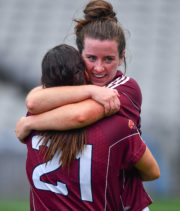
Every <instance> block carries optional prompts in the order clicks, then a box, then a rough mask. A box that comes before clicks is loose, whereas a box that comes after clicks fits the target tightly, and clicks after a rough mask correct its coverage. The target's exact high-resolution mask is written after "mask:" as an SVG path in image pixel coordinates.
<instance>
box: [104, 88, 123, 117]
mask: <svg viewBox="0 0 180 211" xmlns="http://www.w3.org/2000/svg"><path fill="white" fill-rule="evenodd" d="M104 108H105V115H106V116H111V115H113V114H115V113H116V112H118V111H119V109H120V100H119V93H118V92H117V93H116V95H115V96H114V97H113V98H112V99H111V100H110V101H108V102H107V103H106V104H105V105H104Z"/></svg>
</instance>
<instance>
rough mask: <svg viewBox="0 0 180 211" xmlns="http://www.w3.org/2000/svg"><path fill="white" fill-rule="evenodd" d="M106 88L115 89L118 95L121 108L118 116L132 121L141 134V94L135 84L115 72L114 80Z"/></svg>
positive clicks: (130, 79) (131, 79)
mask: <svg viewBox="0 0 180 211" xmlns="http://www.w3.org/2000/svg"><path fill="white" fill-rule="evenodd" d="M106 87H108V88H113V89H116V90H117V91H118V92H119V94H120V102H121V107H120V110H119V112H118V114H119V115H122V116H124V117H127V118H129V119H132V120H133V122H134V123H135V124H136V126H137V128H138V130H139V132H140V133H141V130H140V128H141V119H140V113H141V104H142V94H141V90H140V87H139V85H138V84H137V82H136V81H135V80H134V79H133V78H130V77H127V76H125V75H123V73H122V72H121V71H117V74H116V76H115V78H114V80H113V81H112V82H111V83H109V84H108V85H107V86H106Z"/></svg>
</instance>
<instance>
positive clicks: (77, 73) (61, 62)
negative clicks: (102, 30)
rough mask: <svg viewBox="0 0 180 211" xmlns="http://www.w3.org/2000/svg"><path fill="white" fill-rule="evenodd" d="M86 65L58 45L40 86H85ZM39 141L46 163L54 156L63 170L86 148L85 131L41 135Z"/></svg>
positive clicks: (50, 55) (73, 52)
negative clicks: (57, 158)
mask: <svg viewBox="0 0 180 211" xmlns="http://www.w3.org/2000/svg"><path fill="white" fill-rule="evenodd" d="M84 71H85V64H84V61H83V59H82V57H81V55H80V53H79V52H78V51H77V50H76V49H75V48H73V47H71V46H69V45H65V44H63V45H58V46H56V47H54V48H52V49H51V50H49V51H48V52H47V53H46V54H45V56H44V58H43V61H42V77H41V83H42V85H43V87H44V88H48V87H53V86H66V85H82V84H84V83H85V75H84ZM39 134H40V135H41V136H42V137H41V139H40V141H42V145H44V146H46V147H43V148H41V152H44V160H45V162H47V161H49V160H51V159H52V158H53V157H54V155H55V154H57V155H58V156H59V162H61V164H62V167H64V166H65V165H67V166H68V167H69V166H70V164H71V161H72V160H74V159H75V158H76V155H77V154H78V153H80V152H82V150H83V148H84V145H85V144H86V131H85V128H82V129H74V130H68V131H42V132H39Z"/></svg>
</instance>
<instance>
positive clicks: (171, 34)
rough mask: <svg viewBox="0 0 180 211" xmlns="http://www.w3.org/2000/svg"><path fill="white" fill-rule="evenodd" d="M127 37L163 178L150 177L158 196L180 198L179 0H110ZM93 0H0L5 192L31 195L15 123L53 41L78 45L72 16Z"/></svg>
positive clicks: (0, 182) (0, 150) (0, 140)
mask: <svg viewBox="0 0 180 211" xmlns="http://www.w3.org/2000/svg"><path fill="white" fill-rule="evenodd" d="M110 2H111V3H112V4H113V7H114V9H115V11H116V12H117V16H118V18H119V21H120V23H121V24H122V26H123V28H124V29H125V31H126V36H127V51H126V54H127V64H128V66H127V75H128V76H132V77H133V78H134V79H136V80H137V82H138V83H139V85H140V87H141V90H142V94H143V106H142V131H143V138H144V139H145V140H146V143H147V145H148V146H149V147H150V149H151V150H152V152H153V154H154V156H155V157H156V159H157V161H158V162H159V165H160V170H161V178H160V179H158V180H157V181H155V182H150V183H146V187H147V189H148V191H149V192H150V193H151V195H152V196H154V197H159V196H161V197H176V198H177V197H179V198H180V183H179V179H180V177H179V175H180V168H179V161H180V154H179V149H180V140H179V139H180V121H179V118H180V109H179V104H180V94H179V91H180V70H179V67H180V13H179V11H180V1H179V0H172V1H169V0H151V1H147V0H144V1H143V0H126V1H123V0H111V1H110ZM86 3H87V0H75V1H73V0H54V1H50V0H31V1H26V0H13V1H11V0H0V99H1V103H0V118H1V121H0V199H1V200H2V199H28V194H29V186H28V182H27V179H26V174H25V160H26V146H25V145H22V144H20V143H19V142H18V140H17V138H16V137H15V133H14V127H15V124H16V121H17V120H18V119H19V118H20V117H21V116H22V115H25V113H26V108H25V96H26V94H27V92H28V91H29V90H30V89H31V88H32V87H34V86H36V85H38V84H39V81H40V74H41V61H42V57H43V55H44V54H45V53H46V51H47V50H48V49H50V48H51V47H53V46H55V45H57V44H60V43H67V44H71V45H73V46H75V42H74V35H73V26H74V24H73V22H72V19H73V18H78V17H81V11H82V8H83V7H84V5H85V4H86Z"/></svg>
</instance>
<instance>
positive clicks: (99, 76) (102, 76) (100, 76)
mask: <svg viewBox="0 0 180 211" xmlns="http://www.w3.org/2000/svg"><path fill="white" fill-rule="evenodd" d="M93 76H94V77H96V78H104V77H105V74H104V75H95V74H93Z"/></svg>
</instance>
